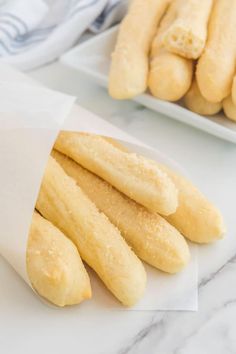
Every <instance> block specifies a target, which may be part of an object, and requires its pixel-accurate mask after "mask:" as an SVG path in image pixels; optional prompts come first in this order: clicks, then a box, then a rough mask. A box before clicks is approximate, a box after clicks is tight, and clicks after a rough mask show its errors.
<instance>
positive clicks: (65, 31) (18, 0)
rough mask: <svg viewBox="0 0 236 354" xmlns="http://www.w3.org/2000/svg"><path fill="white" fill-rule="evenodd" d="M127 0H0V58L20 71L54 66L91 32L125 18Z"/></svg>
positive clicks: (101, 29)
mask: <svg viewBox="0 0 236 354" xmlns="http://www.w3.org/2000/svg"><path fill="white" fill-rule="evenodd" d="M127 2H128V1H127V0H0V57H1V60H3V61H6V62H8V63H11V64H13V65H15V66H17V67H18V68H20V69H21V70H30V69H33V68H35V67H38V66H41V65H43V64H46V63H48V62H51V61H53V60H55V59H56V58H58V57H59V56H60V55H61V54H63V53H64V52H65V51H66V50H68V49H69V48H70V47H72V46H73V45H74V44H75V43H76V42H77V41H78V39H79V37H80V36H81V34H82V33H83V32H84V31H85V30H87V29H89V30H91V31H93V32H95V33H97V32H100V31H103V30H105V29H106V28H108V27H109V26H111V25H112V24H114V23H117V22H118V21H120V20H121V18H122V17H123V16H124V13H125V10H126V7H127Z"/></svg>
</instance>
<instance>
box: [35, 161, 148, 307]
mask: <svg viewBox="0 0 236 354" xmlns="http://www.w3.org/2000/svg"><path fill="white" fill-rule="evenodd" d="M36 207H37V209H38V210H39V211H40V213H41V214H42V215H44V217H46V218H47V219H48V220H50V221H51V222H53V223H54V224H55V225H56V226H57V227H58V228H59V229H60V230H62V232H64V233H65V234H66V235H67V236H68V237H69V238H70V239H71V240H72V241H73V242H74V243H75V244H76V246H77V247H78V250H79V253H80V255H81V257H82V259H83V260H84V261H85V262H86V263H87V264H88V265H89V266H90V267H91V268H93V269H94V270H95V272H96V273H97V274H98V275H99V277H100V278H101V280H102V281H103V282H104V283H105V285H106V286H107V288H108V289H109V290H110V291H111V292H112V293H113V294H114V295H115V296H116V297H117V299H119V300H120V301H121V302H122V303H123V304H124V305H127V306H132V305H134V304H135V303H136V302H137V301H138V300H139V299H140V298H141V296H142V295H143V292H144V289H145V285H146V273H145V270H144V267H143V265H142V263H141V261H140V260H139V259H138V258H137V256H136V255H135V254H134V253H133V252H132V250H131V249H130V248H129V246H128V245H127V244H126V242H125V241H124V239H123V237H122V236H121V234H120V232H119V231H118V229H117V228H116V227H115V226H114V225H113V224H112V223H111V222H110V221H109V220H108V218H107V217H106V216H105V215H104V214H102V213H100V212H99V211H98V209H97V208H96V206H95V204H94V203H92V202H91V201H90V200H89V198H88V197H87V196H86V195H85V194H84V192H83V191H82V190H81V189H80V188H79V187H78V186H77V185H76V182H75V181H74V180H73V179H72V178H71V177H69V176H68V175H67V174H66V173H65V172H64V170H63V169H62V167H61V166H60V165H59V164H58V163H57V162H56V161H55V160H54V159H53V158H52V157H50V158H49V161H48V165H47V168H46V171H45V175H44V178H43V182H42V185H41V189H40V193H39V196H38V200H37V203H36Z"/></svg>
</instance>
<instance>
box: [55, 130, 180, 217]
mask: <svg viewBox="0 0 236 354" xmlns="http://www.w3.org/2000/svg"><path fill="white" fill-rule="evenodd" d="M54 147H55V149H56V150H58V151H60V152H62V153H64V154H65V155H67V156H69V157H71V158H72V159H73V160H75V161H76V162H78V163H79V164H81V165H82V166H83V167H85V168H87V169H88V170H90V171H91V172H93V173H95V174H96V175H98V176H100V177H101V178H103V179H105V180H106V181H107V182H109V183H110V184H111V185H113V186H114V187H116V188H117V189H118V190H120V191H121V192H122V193H124V194H126V195H127V196H128V197H130V198H131V199H133V200H135V201H136V202H137V203H140V204H142V205H144V206H145V207H147V208H148V209H149V210H151V211H155V212H159V213H160V214H163V215H169V214H171V213H173V212H175V210H176V208H177V205H178V191H177V189H176V187H175V185H174V184H173V182H172V181H171V179H170V178H169V177H168V176H167V175H166V173H165V172H163V171H162V170H160V169H159V168H158V167H157V166H153V164H150V163H149V160H148V159H146V158H144V157H142V156H139V155H136V154H134V153H132V154H130V153H127V152H125V151H121V150H120V149H119V148H117V147H115V146H114V145H113V144H111V143H109V141H108V140H107V139H105V138H103V137H101V136H98V135H94V134H85V133H77V132H61V133H60V134H59V136H58V138H57V140H56V143H55V146H54Z"/></svg>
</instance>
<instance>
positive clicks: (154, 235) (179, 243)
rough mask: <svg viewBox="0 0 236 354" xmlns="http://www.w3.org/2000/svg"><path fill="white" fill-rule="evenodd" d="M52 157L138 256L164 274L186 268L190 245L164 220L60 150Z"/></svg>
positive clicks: (54, 152) (54, 151)
mask: <svg viewBox="0 0 236 354" xmlns="http://www.w3.org/2000/svg"><path fill="white" fill-rule="evenodd" d="M52 155H53V157H54V158H55V159H56V160H57V162H59V163H60V165H61V166H62V167H63V169H64V170H65V172H66V173H67V174H68V175H69V176H71V177H72V178H74V179H75V180H76V182H77V184H78V185H79V186H80V188H81V189H82V190H83V191H84V192H85V194H87V196H88V197H89V198H90V199H91V200H92V201H93V202H94V203H95V205H96V206H97V208H98V209H99V210H100V211H102V212H103V213H104V214H105V215H106V216H107V217H108V218H109V219H110V221H111V222H112V223H113V224H114V225H116V226H117V227H118V228H119V229H120V231H121V233H122V235H123V237H124V238H125V240H126V241H127V242H128V244H129V245H130V246H131V247H132V249H133V250H134V252H135V253H136V254H137V256H139V257H140V258H141V259H142V260H144V261H145V262H147V263H149V264H150V265H152V266H153V267H156V268H158V269H161V270H162V271H164V272H169V273H176V272H178V271H180V270H181V269H183V268H184V266H186V264H187V263H188V261H189V257H190V254H189V249H188V245H187V243H186V241H185V239H184V237H183V236H182V235H181V234H180V233H179V232H178V231H177V230H176V229H175V228H174V227H173V226H171V225H170V224H169V223H168V222H167V221H166V220H165V219H164V218H162V217H161V216H159V215H158V214H156V213H151V212H149V211H148V210H147V209H145V208H144V207H142V206H141V205H140V204H137V203H136V202H134V201H133V200H131V199H129V198H128V197H126V196H125V195H124V194H123V193H121V192H119V191H118V190H117V189H115V188H114V187H112V186H111V185H110V184H109V183H107V182H106V181H104V180H102V179H101V178H100V177H98V176H96V175H94V174H93V173H91V172H89V171H88V170H86V169H84V168H83V167H81V166H80V165H79V164H77V163H76V162H74V161H73V160H71V159H70V158H69V157H67V156H66V155H64V154H61V153H60V152H58V151H56V150H53V152H52Z"/></svg>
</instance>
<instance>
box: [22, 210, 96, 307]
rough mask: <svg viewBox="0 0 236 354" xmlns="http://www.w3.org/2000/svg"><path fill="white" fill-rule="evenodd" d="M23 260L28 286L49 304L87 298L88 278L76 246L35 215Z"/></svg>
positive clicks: (60, 304)
mask: <svg viewBox="0 0 236 354" xmlns="http://www.w3.org/2000/svg"><path fill="white" fill-rule="evenodd" d="M26 260H27V271H28V275H29V278H30V281H31V283H32V286H33V287H34V289H35V290H36V291H37V292H38V293H39V294H40V295H41V296H43V297H44V298H46V299H47V300H49V301H50V302H52V303H53V304H55V305H57V306H65V305H73V304H79V303H80V302H81V301H83V300H85V299H89V298H90V297H91V287H90V281H89V277H88V274H87V272H86V270H85V268H84V265H83V263H82V261H81V258H80V256H79V253H78V251H77V249H76V247H75V246H74V244H73V243H72V242H71V241H70V240H69V239H68V238H67V237H66V236H64V235H63V233H62V232H61V231H59V230H58V229H57V228H56V227H55V226H54V225H53V224H51V223H50V222H49V221H47V220H46V219H44V218H43V217H42V216H40V215H39V214H38V213H36V212H34V214H33V218H32V223H31V228H30V233H29V240H28V247H27V257H26Z"/></svg>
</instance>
